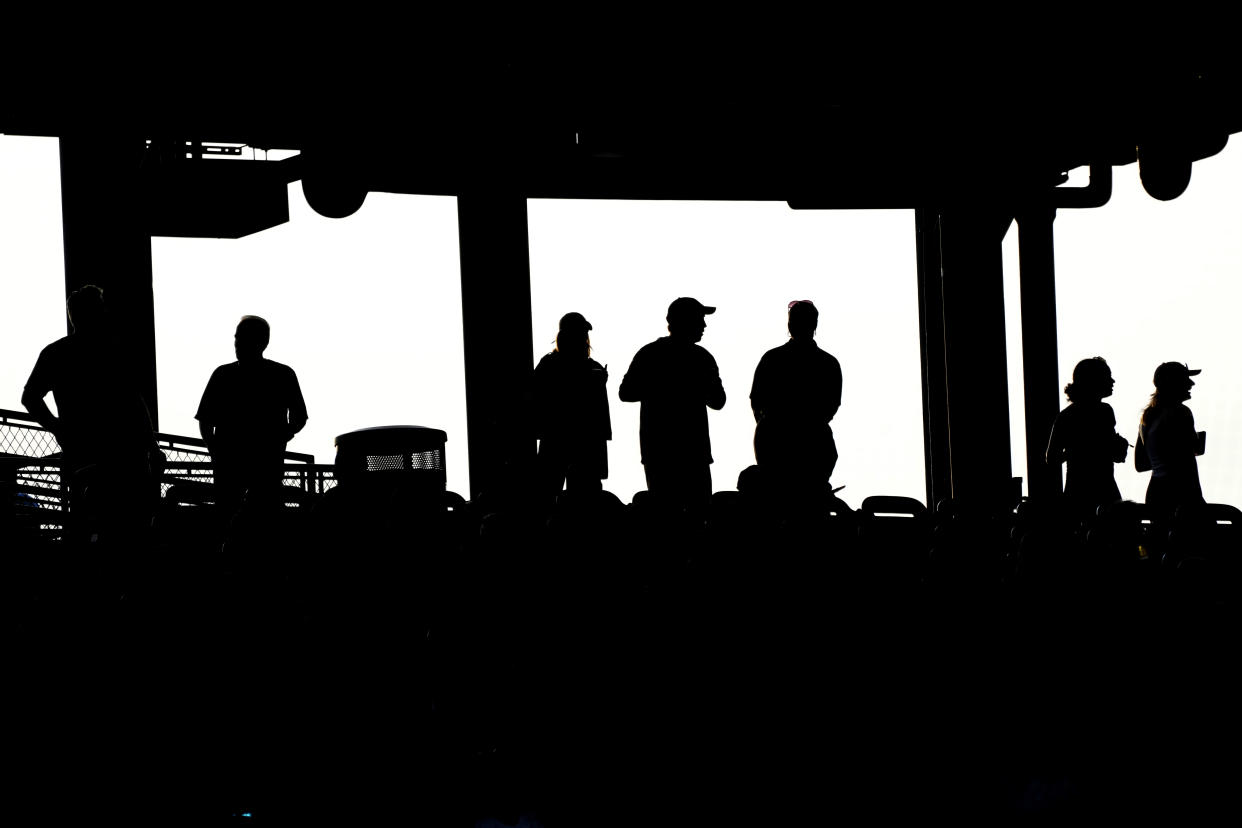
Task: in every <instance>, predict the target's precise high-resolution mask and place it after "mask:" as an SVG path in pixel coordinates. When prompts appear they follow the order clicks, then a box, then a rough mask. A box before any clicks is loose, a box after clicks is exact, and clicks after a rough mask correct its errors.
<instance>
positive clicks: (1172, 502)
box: [1134, 362, 1207, 517]
mask: <svg viewBox="0 0 1242 828" xmlns="http://www.w3.org/2000/svg"><path fill="white" fill-rule="evenodd" d="M1199 373H1200V372H1199V371H1198V370H1191V369H1190V368H1188V367H1187V366H1186V365H1185V364H1183V363H1180V362H1165V363H1163V364H1161V365H1160V366H1159V367H1158V368H1156V373H1155V374H1154V375H1153V377H1152V384H1153V385H1155V386H1156V391H1155V393H1153V394H1152V395H1151V401H1150V402H1149V403H1148V404H1147V407H1146V408H1145V409H1143V416H1142V418H1141V419H1140V420H1139V446H1138V447H1137V448H1136V449H1135V452H1134V466H1135V468H1136V469H1137V470H1138V471H1141V472H1142V471H1150V472H1151V480H1150V481H1149V482H1148V484H1147V498H1146V501H1147V505H1148V506H1151V507H1153V508H1154V509H1156V510H1157V511H1158V512H1159V513H1160V514H1161V515H1162V516H1163V517H1172V516H1173V515H1174V513H1175V512H1176V511H1177V510H1178V509H1179V508H1186V507H1190V508H1193V507H1195V506H1201V505H1203V503H1204V502H1205V501H1204V498H1203V488H1202V487H1201V486H1200V484H1199V463H1198V460H1196V459H1195V458H1197V457H1198V456H1199V455H1201V454H1203V452H1204V448H1205V443H1206V437H1207V434H1206V432H1202V431H1199V432H1196V431H1195V418H1194V414H1192V413H1191V411H1190V409H1189V408H1187V407H1186V405H1185V402H1186V400H1188V399H1190V389H1191V388H1193V387H1194V384H1195V381H1194V380H1192V379H1191V377H1194V376H1198V374H1199Z"/></svg>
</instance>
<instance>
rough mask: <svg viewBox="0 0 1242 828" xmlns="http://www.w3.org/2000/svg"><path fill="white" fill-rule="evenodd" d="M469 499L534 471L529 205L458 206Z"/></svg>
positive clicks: (489, 197) (490, 201) (462, 200)
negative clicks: (528, 401) (529, 397)
mask: <svg viewBox="0 0 1242 828" xmlns="http://www.w3.org/2000/svg"><path fill="white" fill-rule="evenodd" d="M457 217H458V234H459V238H460V243H461V299H462V325H463V330H462V333H463V340H464V350H465V364H466V427H467V429H468V432H469V435H468V440H469V446H470V494H471V498H475V497H478V495H479V494H480V493H481V492H485V491H489V490H491V489H493V488H494V487H497V486H502V485H504V484H505V483H506V481H512V480H521V479H522V478H523V477H524V475H525V474H526V473H528V472H529V471H531V470H532V469H533V467H534V459H535V449H536V445H535V438H534V434H533V432H532V431H531V429H530V428H529V425H528V423H527V417H526V405H525V394H526V389H527V387H528V384H529V382H530V377H531V373H532V371H533V370H534V362H533V356H532V354H533V351H532V331H531V305H530V301H531V300H530V246H529V236H528V229H527V216H526V198H525V196H522V195H514V194H508V193H505V194H496V193H480V194H463V195H461V196H459V197H458V199H457Z"/></svg>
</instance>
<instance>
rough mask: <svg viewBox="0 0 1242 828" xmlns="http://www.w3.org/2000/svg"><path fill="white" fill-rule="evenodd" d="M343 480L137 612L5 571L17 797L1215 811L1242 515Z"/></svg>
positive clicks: (565, 806)
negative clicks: (793, 502)
mask: <svg viewBox="0 0 1242 828" xmlns="http://www.w3.org/2000/svg"><path fill="white" fill-rule="evenodd" d="M351 474H353V476H352V477H350V476H349V475H345V476H344V477H343V478H342V482H341V483H340V484H339V489H340V494H341V496H340V497H336V498H329V497H327V496H325V497H324V499H323V500H322V501H320V502H319V504H316V505H314V506H312V507H311V508H309V509H306V510H303V509H298V508H289V509H285V510H283V512H282V513H281V517H280V519H279V521H278V522H269V523H267V524H264V525H245V524H241V523H235V524H234V526H233V528H232V531H233V533H234V536H233V537H232V538H230V542H229V543H227V544H226V545H225V547H224V552H223V553H221V551H220V548H219V547H217V546H214V545H213V544H211V543H210V542H209V539H207V538H204V537H202V536H200V535H199V534H197V533H194V532H192V531H177V529H176V528H175V527H176V526H177V523H176V520H175V519H171V520H169V521H166V522H164V523H163V524H162V525H163V526H164V527H165V532H166V534H165V535H164V536H162V537H160V538H158V547H157V550H158V552H159V554H158V556H157V561H158V563H157V564H156V568H155V569H154V571H153V572H152V573H150V575H151V577H150V579H149V580H148V582H147V584H146V588H145V589H144V590H142V591H139V592H136V593H134V594H132V595H131V596H130V598H129V599H128V600H126V601H121V602H116V601H112V602H106V603H105V602H100V601H95V600H91V595H90V589H89V588H88V587H87V586H84V585H82V584H80V583H79V584H78V586H76V587H72V588H71V587H70V586H69V584H70V583H72V582H71V581H70V580H67V579H65V578H64V577H63V576H64V572H63V569H61V568H58V567H63V566H64V564H63V562H59V561H58V560H57V559H56V556H55V555H54V554H50V555H45V556H44V557H42V558H39V559H37V560H39V562H40V564H41V565H42V567H46V568H41V567H32V568H30V569H29V570H27V572H26V574H25V575H24V578H23V581H22V584H23V588H22V589H20V590H19V589H17V588H16V586H15V585H14V582H13V581H12V580H10V581H9V583H10V590H12V593H13V594H11V595H10V601H9V607H10V608H11V609H12V610H13V611H12V612H11V613H10V615H9V616H8V618H9V624H8V630H7V632H8V633H9V634H10V637H11V640H12V641H13V642H14V643H15V648H14V649H13V651H12V653H13V655H12V657H11V659H10V661H9V668H10V670H11V673H10V675H12V676H13V677H14V681H11V682H10V685H11V688H13V689H15V690H16V694H15V695H13V696H11V697H10V701H9V704H10V709H11V710H12V711H13V714H14V715H13V717H12V721H11V726H10V738H9V742H8V744H9V750H10V751H11V752H12V753H13V754H14V755H15V756H17V757H20V759H21V761H20V762H19V763H17V766H16V768H15V769H14V770H12V771H11V773H10V777H9V782H10V784H11V785H13V790H14V791H16V792H17V795H16V796H14V797H11V798H10V799H9V807H10V809H11V812H15V810H22V811H29V812H34V813H35V815H36V816H38V817H41V818H45V819H46V820H48V821H52V822H57V823H58V824H64V819H65V818H70V817H73V816H75V815H76V816H82V815H84V814H89V815H91V816H94V817H103V816H108V815H113V816H117V817H118V818H120V817H124V818H125V819H126V820H127V821H128V822H130V823H143V822H145V823H147V824H167V822H168V819H167V818H168V815H169V814H170V813H173V814H175V815H176V816H177V817H178V818H179V824H193V822H194V821H195V820H197V821H198V822H199V823H200V824H218V823H221V822H227V821H228V820H229V819H230V814H234V813H240V812H242V811H243V810H246V811H247V812H250V813H252V814H253V815H254V816H253V817H252V819H253V820H254V822H255V824H258V821H259V820H260V819H262V820H265V821H266V823H267V824H286V825H297V824H307V821H308V820H314V821H316V822H318V823H319V824H370V823H371V822H374V821H380V822H382V821H386V820H391V819H393V818H394V817H398V818H402V819H407V820H409V821H411V822H413V823H415V824H435V825H474V824H482V823H481V822H480V821H482V820H485V819H492V820H496V821H499V822H500V823H501V824H510V825H512V824H516V823H518V822H519V820H521V819H525V820H526V821H527V824H533V823H532V821H535V820H537V822H538V824H543V825H550V826H551V825H566V826H570V825H584V824H592V825H601V824H602V825H628V824H634V823H635V822H642V823H651V822H657V823H676V824H711V823H713V822H719V821H728V822H730V823H736V822H737V821H738V820H743V821H746V820H750V821H752V822H756V823H759V824H788V821H792V820H798V821H806V820H812V819H814V820H823V819H834V818H844V817H847V816H850V815H854V814H859V813H865V814H871V815H874V816H875V817H877V818H882V819H896V820H899V821H903V820H909V819H913V818H919V819H922V818H926V817H929V816H935V817H944V818H955V819H959V820H960V819H963V818H964V819H967V820H983V821H985V822H986V821H996V820H1004V821H1008V820H1011V819H1014V818H1030V819H1039V818H1044V819H1048V820H1061V819H1063V818H1067V817H1071V816H1077V817H1084V816H1085V817H1088V818H1092V819H1108V820H1113V819H1129V818H1134V817H1148V818H1151V817H1153V816H1154V817H1157V818H1163V817H1166V816H1167V817H1169V818H1173V817H1176V818H1177V819H1186V818H1188V817H1191V818H1193V817H1194V815H1196V814H1206V813H1211V812H1213V810H1214V809H1215V808H1217V807H1220V806H1222V805H1227V804H1228V796H1229V791H1231V790H1232V788H1231V784H1232V783H1231V778H1232V777H1231V774H1233V773H1234V772H1235V771H1236V769H1237V768H1236V760H1235V759H1234V758H1232V755H1231V754H1229V753H1227V752H1226V753H1223V754H1222V753H1221V752H1219V751H1218V750H1216V749H1215V746H1216V745H1218V744H1219V743H1220V742H1221V740H1224V741H1226V742H1228V741H1230V740H1232V739H1233V738H1236V736H1238V735H1239V727H1238V725H1239V721H1238V716H1237V715H1236V698H1237V691H1238V690H1239V689H1240V688H1239V687H1238V684H1239V682H1238V679H1237V676H1236V671H1234V670H1233V669H1232V664H1231V663H1230V662H1229V660H1228V659H1227V658H1222V657H1221V653H1225V652H1228V649H1227V647H1228V645H1229V644H1230V642H1231V641H1232V637H1233V634H1234V632H1235V631H1236V629H1237V621H1238V610H1239V601H1238V597H1237V596H1238V594H1239V593H1238V591H1237V589H1236V587H1237V585H1238V572H1237V560H1236V556H1235V555H1233V554H1232V552H1233V551H1236V544H1237V542H1238V540H1239V532H1242V513H1239V512H1238V511H1237V510H1236V509H1232V508H1231V507H1224V506H1221V507H1216V511H1215V512H1214V513H1213V515H1212V518H1213V519H1212V520H1211V521H1210V522H1201V523H1196V522H1190V521H1182V522H1179V521H1177V520H1175V519H1172V518H1171V519H1170V520H1169V521H1168V522H1164V521H1162V520H1160V519H1155V520H1152V514H1151V513H1150V511H1149V509H1148V507H1147V506H1146V505H1145V504H1124V503H1120V504H1116V508H1115V509H1113V510H1111V511H1104V512H1102V513H1101V514H1100V515H1099V516H1097V517H1095V518H1092V519H1089V520H1086V519H1082V518H1080V517H1079V516H1078V515H1077V513H1076V512H1075V511H1074V510H1073V509H1072V508H1068V507H1064V508H1063V507H1062V505H1061V504H1058V503H1052V504H1043V505H1039V506H1036V505H1034V504H1031V503H1023V504H1022V505H1021V506H1020V507H1019V509H1018V510H1017V511H1015V512H1013V513H1002V514H996V513H988V512H982V511H979V510H977V509H975V508H972V507H971V506H970V505H969V504H960V503H954V502H946V503H943V504H939V506H938V508H937V509H936V510H934V511H929V510H928V509H926V508H925V507H924V506H923V505H922V504H920V503H918V502H917V501H911V500H910V499H908V498H868V499H867V500H866V501H864V502H863V503H862V504H861V505H860V507H859V508H858V509H851V508H849V507H848V506H847V505H846V504H844V503H842V502H841V501H839V500H836V499H833V498H830V497H825V498H824V499H823V500H822V501H820V502H818V503H817V504H815V505H814V506H810V507H808V508H806V509H805V510H802V511H797V512H791V511H790V510H788V509H782V508H780V503H779V495H778V494H775V493H774V492H773V491H772V490H771V489H768V488H765V487H764V486H763V481H762V478H761V477H759V478H755V477H752V476H747V477H746V479H745V480H743V481H740V482H739V488H738V490H736V491H718V492H716V493H715V494H714V495H713V496H712V498H711V502H710V508H709V511H708V513H707V519H706V520H696V519H694V518H693V516H692V515H689V514H688V513H687V512H686V511H685V510H679V509H675V508H670V506H669V503H668V502H667V501H666V500H663V499H660V498H656V497H649V496H638V497H636V498H635V499H634V501H633V502H632V503H629V504H624V503H622V502H621V501H620V500H618V499H617V498H616V497H615V496H613V495H612V494H610V493H608V492H607V491H602V490H601V491H593V492H591V491H579V492H566V493H565V495H564V496H563V497H562V498H561V499H560V500H559V501H558V502H557V504H556V506H555V509H554V510H553V511H552V512H551V513H550V514H549V515H547V516H545V515H544V514H543V512H542V511H541V510H538V509H532V508H530V507H529V506H525V505H515V506H513V507H508V506H506V505H505V504H504V503H503V502H502V501H494V502H493V503H491V504H489V505H488V506H487V507H486V508H485V507H483V506H482V505H481V504H478V503H473V502H470V503H468V502H466V501H464V500H462V499H461V498H459V497H457V496H455V495H453V494H452V493H451V492H444V491H440V492H435V491H434V490H431V489H428V488H427V487H425V486H420V485H414V484H413V483H412V482H411V480H412V478H407V477H403V476H402V475H399V474H398V475H382V474H379V475H362V476H359V475H358V474H356V473H351ZM333 491H336V490H333ZM513 502H514V503H515V504H516V503H519V501H513ZM329 506H330V508H329ZM321 507H322V508H321ZM1122 507H1125V508H1122ZM230 550H232V551H233V552H234V553H235V554H229V551H230ZM239 550H245V552H244V554H242V553H241V552H240V551H239ZM27 551H28V552H29V553H31V554H32V555H33V553H34V552H35V551H36V550H27ZM43 551H44V552H46V550H43ZM18 559H25V560H32V559H31V558H23V556H22V555H21V554H15V555H14V556H13V557H11V558H10V560H18ZM1221 648H1225V649H1221ZM238 819H240V817H238ZM15 824H17V823H15ZM492 824H494V823H492Z"/></svg>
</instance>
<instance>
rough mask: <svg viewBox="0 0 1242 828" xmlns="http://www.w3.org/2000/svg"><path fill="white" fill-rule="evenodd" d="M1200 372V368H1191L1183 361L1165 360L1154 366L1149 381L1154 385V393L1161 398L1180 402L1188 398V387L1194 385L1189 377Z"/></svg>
mask: <svg viewBox="0 0 1242 828" xmlns="http://www.w3.org/2000/svg"><path fill="white" fill-rule="evenodd" d="M1200 373H1201V371H1200V369H1195V370H1191V369H1190V368H1188V367H1187V366H1186V365H1185V363H1181V362H1165V363H1162V364H1161V365H1160V366H1158V367H1157V368H1156V373H1155V374H1153V375H1152V378H1151V383H1152V385H1154V386H1156V393H1157V394H1159V395H1160V398H1161V399H1162V400H1167V401H1174V400H1176V401H1179V402H1180V401H1182V400H1188V399H1190V389H1191V388H1194V385H1195V381H1194V380H1192V379H1191V377H1195V376H1198V375H1199V374H1200Z"/></svg>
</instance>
